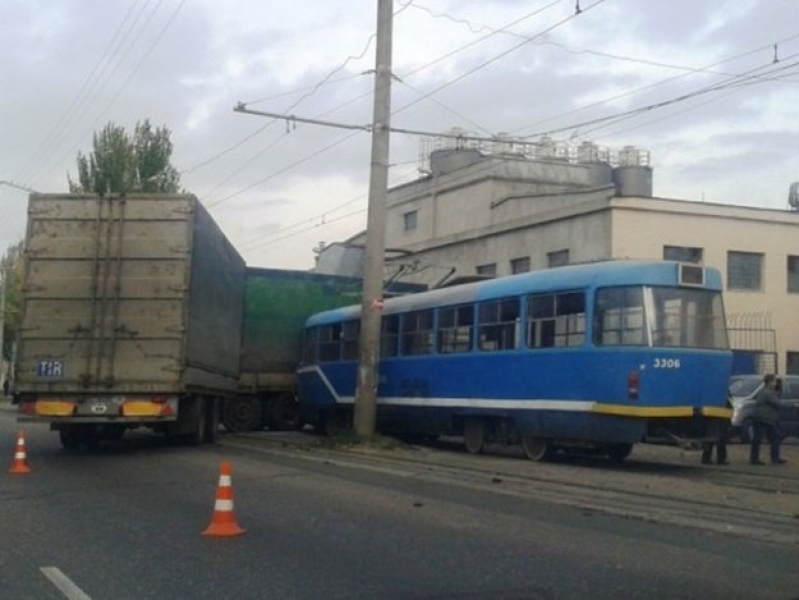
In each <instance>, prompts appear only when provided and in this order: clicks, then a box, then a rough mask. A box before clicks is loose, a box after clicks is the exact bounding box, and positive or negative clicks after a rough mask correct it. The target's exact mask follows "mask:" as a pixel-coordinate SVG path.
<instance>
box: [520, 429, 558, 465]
mask: <svg viewBox="0 0 799 600" xmlns="http://www.w3.org/2000/svg"><path fill="white" fill-rule="evenodd" d="M522 450H524V455H525V456H526V457H527V458H529V459H530V460H535V461H539V462H540V461H544V460H549V459H551V458H552V457H553V456H554V455H555V447H554V446H553V445H552V442H550V441H549V440H546V439H544V438H540V437H534V436H531V435H525V436H522Z"/></svg>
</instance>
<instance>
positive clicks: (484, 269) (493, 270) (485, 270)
mask: <svg viewBox="0 0 799 600" xmlns="http://www.w3.org/2000/svg"><path fill="white" fill-rule="evenodd" d="M477 274H478V275H483V276H485V277H496V276H497V265H496V263H491V264H490V265H477Z"/></svg>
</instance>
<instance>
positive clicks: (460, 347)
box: [438, 305, 474, 354]
mask: <svg viewBox="0 0 799 600" xmlns="http://www.w3.org/2000/svg"><path fill="white" fill-rule="evenodd" d="M473 331H474V307H473V306H471V305H468V306H451V307H448V308H442V309H441V310H440V311H439V313H438V351H439V352H441V353H442V354H451V353H454V352H469V350H471V349H472V335H473Z"/></svg>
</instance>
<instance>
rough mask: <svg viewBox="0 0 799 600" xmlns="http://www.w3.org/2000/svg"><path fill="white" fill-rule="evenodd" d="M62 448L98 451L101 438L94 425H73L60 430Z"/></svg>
mask: <svg viewBox="0 0 799 600" xmlns="http://www.w3.org/2000/svg"><path fill="white" fill-rule="evenodd" d="M58 435H59V438H60V440H61V447H62V448H64V450H80V449H81V448H85V449H86V450H96V449H97V446H99V444H100V436H99V435H98V432H97V430H96V429H95V427H94V425H71V426H66V427H62V428H61V429H59V430H58Z"/></svg>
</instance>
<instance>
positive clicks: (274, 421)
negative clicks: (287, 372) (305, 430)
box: [266, 394, 302, 431]
mask: <svg viewBox="0 0 799 600" xmlns="http://www.w3.org/2000/svg"><path fill="white" fill-rule="evenodd" d="M266 402H267V412H268V417H267V422H266V424H267V426H268V427H269V429H273V430H275V431H291V430H296V429H300V428H301V427H302V419H301V416H300V403H299V402H298V401H297V398H295V397H294V396H292V395H291V394H281V395H279V396H275V397H274V398H271V399H269V400H267V401H266Z"/></svg>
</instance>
